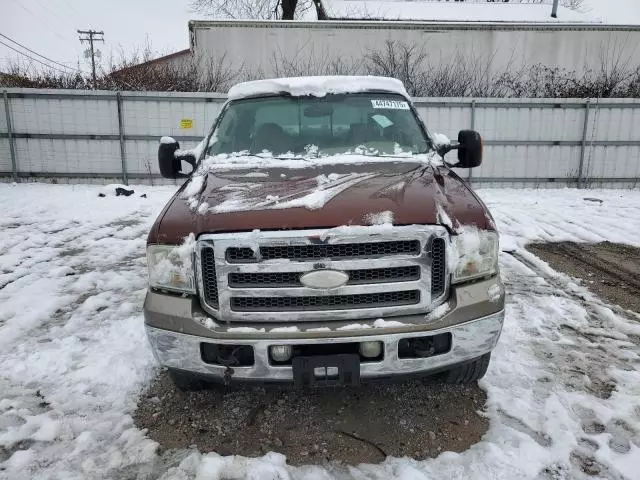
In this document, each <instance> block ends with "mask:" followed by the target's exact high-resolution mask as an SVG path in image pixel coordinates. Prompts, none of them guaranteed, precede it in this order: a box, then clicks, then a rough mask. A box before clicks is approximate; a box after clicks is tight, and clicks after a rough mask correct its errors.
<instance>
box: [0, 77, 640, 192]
mask: <svg viewBox="0 0 640 480" xmlns="http://www.w3.org/2000/svg"><path fill="white" fill-rule="evenodd" d="M224 101H225V97H224V95H220V94H207V93H167V92H147V93H141V92H122V93H121V94H116V93H114V92H86V91H63V90H33V89H8V90H6V101H3V102H0V109H1V110H0V175H1V176H4V177H11V175H12V174H13V162H12V158H11V149H10V142H9V129H8V127H7V116H6V110H5V103H8V105H9V118H10V123H11V133H12V136H13V143H14V147H15V164H16V167H17V172H16V174H17V175H18V176H19V177H21V178H42V177H45V178H55V177H58V178H82V179H87V178H101V179H105V180H104V181H106V179H118V178H120V179H124V178H126V179H127V180H129V181H136V180H137V181H140V180H143V181H146V180H149V178H150V174H151V176H153V178H157V177H158V174H159V171H158V167H157V161H156V153H157V147H158V139H159V138H160V137H161V136H162V135H171V136H173V137H175V138H176V139H177V140H179V141H180V143H181V146H182V147H183V148H190V147H193V146H195V145H196V144H197V143H198V142H199V141H200V139H201V138H202V137H203V136H204V135H205V134H206V133H207V131H208V130H209V129H210V128H211V125H212V124H213V121H214V119H215V117H216V116H217V115H218V113H219V111H220V109H221V107H222V105H223V103H224ZM118 104H120V109H119V108H118ZM415 104H416V107H417V109H418V111H419V113H420V115H421V117H422V118H423V120H424V121H425V123H426V125H427V127H428V128H429V129H430V130H431V131H432V132H438V133H443V134H445V135H447V136H449V137H450V138H453V139H455V138H456V137H457V132H458V131H459V130H461V129H465V128H472V129H474V130H478V131H479V132H480V133H481V134H482V136H483V138H484V140H485V161H484V163H483V165H482V166H481V167H479V168H476V169H473V170H471V171H461V172H460V173H461V175H464V176H469V177H470V178H471V181H472V182H473V183H480V184H483V185H513V186H520V185H529V186H531V185H542V184H545V185H551V184H553V185H558V186H565V185H576V184H578V182H579V181H580V183H581V184H584V185H585V186H594V185H595V186H609V185H618V186H637V185H638V183H640V129H638V128H637V125H640V101H638V100H633V99H622V100H610V99H607V100H602V99H601V100H590V101H588V102H587V101H584V100H574V99H568V100H566V99H533V100H526V99H522V100H521V99H463V98H447V99H444V98H440V99H438V98H418V99H416V100H415ZM119 111H120V114H119ZM121 134H122V138H123V142H122V145H123V147H124V149H123V151H121V143H120V138H121V137H120V135H121ZM450 155H455V154H454V153H452V154H450Z"/></svg>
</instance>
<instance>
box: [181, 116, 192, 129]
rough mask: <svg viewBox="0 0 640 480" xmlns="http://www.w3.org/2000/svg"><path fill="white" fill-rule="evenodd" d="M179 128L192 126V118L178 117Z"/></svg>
mask: <svg viewBox="0 0 640 480" xmlns="http://www.w3.org/2000/svg"><path fill="white" fill-rule="evenodd" d="M180 128H193V120H192V119H191V118H182V119H180Z"/></svg>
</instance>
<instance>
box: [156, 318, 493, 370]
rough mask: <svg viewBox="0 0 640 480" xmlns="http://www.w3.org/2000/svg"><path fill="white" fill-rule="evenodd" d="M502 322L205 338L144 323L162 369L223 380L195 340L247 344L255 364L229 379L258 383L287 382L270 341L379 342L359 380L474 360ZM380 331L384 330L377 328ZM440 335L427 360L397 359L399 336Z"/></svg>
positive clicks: (484, 320)
mask: <svg viewBox="0 0 640 480" xmlns="http://www.w3.org/2000/svg"><path fill="white" fill-rule="evenodd" d="M503 321H504V310H501V311H499V312H497V313H494V314H491V315H487V316H484V317H481V318H478V319H475V320H472V321H469V322H466V323H460V324H456V325H453V326H450V327H446V328H441V329H435V330H424V331H411V332H403V333H386V334H385V333H382V332H381V333H380V334H369V335H358V336H340V337H330V336H328V337H326V338H287V335H282V337H281V338H274V337H273V336H270V337H269V338H263V339H256V338H242V340H239V339H237V338H235V339H230V338H216V339H212V338H207V337H200V336H195V335H187V334H183V333H178V332H175V331H170V330H163V329H159V328H154V327H151V326H149V325H147V326H146V328H147V334H148V337H149V341H150V343H151V346H152V348H153V351H154V354H155V356H156V358H157V360H158V362H159V363H160V364H161V365H163V366H166V367H169V368H175V369H180V370H186V371H190V372H194V373H199V374H204V375H209V376H212V377H218V378H223V377H224V374H225V370H226V368H225V367H221V366H217V365H210V364H207V363H204V362H203V361H202V359H201V355H200V343H201V342H211V343H218V344H238V343H242V344H244V345H251V346H253V348H254V357H255V364H254V365H253V366H250V367H234V368H233V375H232V377H231V381H233V380H244V381H249V380H261V381H283V382H288V381H293V372H292V368H291V366H277V365H271V364H270V362H269V355H268V349H269V346H270V345H283V344H296V343H297V344H302V343H304V344H328V343H343V342H361V341H380V342H382V343H383V344H384V358H383V360H381V361H379V362H364V363H361V364H360V376H361V377H362V378H375V377H388V376H395V375H398V376H400V375H409V374H417V373H428V372H430V371H433V370H441V369H443V368H446V367H447V366H450V365H455V364H458V363H462V362H465V361H468V360H472V359H474V358H477V357H479V356H481V355H483V354H485V353H488V352H490V351H491V350H492V349H493V348H494V347H495V345H496V343H497V342H498V339H499V337H500V333H501V331H502V324H503ZM381 330H384V329H381ZM440 333H451V335H452V343H451V349H450V350H449V351H448V352H447V353H444V354H440V355H436V356H432V357H429V358H406V359H405V358H403V359H401V358H399V357H398V342H399V341H400V340H401V339H403V338H411V337H421V336H431V335H437V334H440Z"/></svg>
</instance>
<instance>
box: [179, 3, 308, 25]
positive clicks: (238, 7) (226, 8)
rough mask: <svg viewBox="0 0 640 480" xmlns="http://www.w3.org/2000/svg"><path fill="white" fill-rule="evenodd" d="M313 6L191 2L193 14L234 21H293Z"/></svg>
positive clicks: (299, 4) (306, 4)
mask: <svg viewBox="0 0 640 480" xmlns="http://www.w3.org/2000/svg"><path fill="white" fill-rule="evenodd" d="M318 5H319V4H318ZM313 6H314V2H313V1H312V0H191V9H192V10H193V11H194V12H197V13H201V14H203V15H207V16H212V17H218V18H220V17H222V18H236V19H259V20H275V19H281V20H293V19H295V18H297V17H299V16H300V15H301V14H302V13H304V12H305V11H307V10H309V9H310V8H313Z"/></svg>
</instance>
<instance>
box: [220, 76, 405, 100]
mask: <svg viewBox="0 0 640 480" xmlns="http://www.w3.org/2000/svg"><path fill="white" fill-rule="evenodd" d="M371 90H374V91H383V92H389V93H398V94H400V95H403V96H404V97H409V94H408V93H407V91H406V90H405V88H404V85H403V84H402V82H401V81H400V80H397V79H395V78H388V77H373V76H333V77H332V76H327V77H294V78H272V79H267V80H254V81H251V82H244V83H239V84H237V85H235V86H233V87H231V89H230V90H229V100H237V99H240V98H247V97H255V96H258V95H270V94H278V93H288V94H290V95H292V96H294V97H300V96H305V95H312V96H314V97H324V96H325V95H327V94H329V93H355V92H366V91H371Z"/></svg>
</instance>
